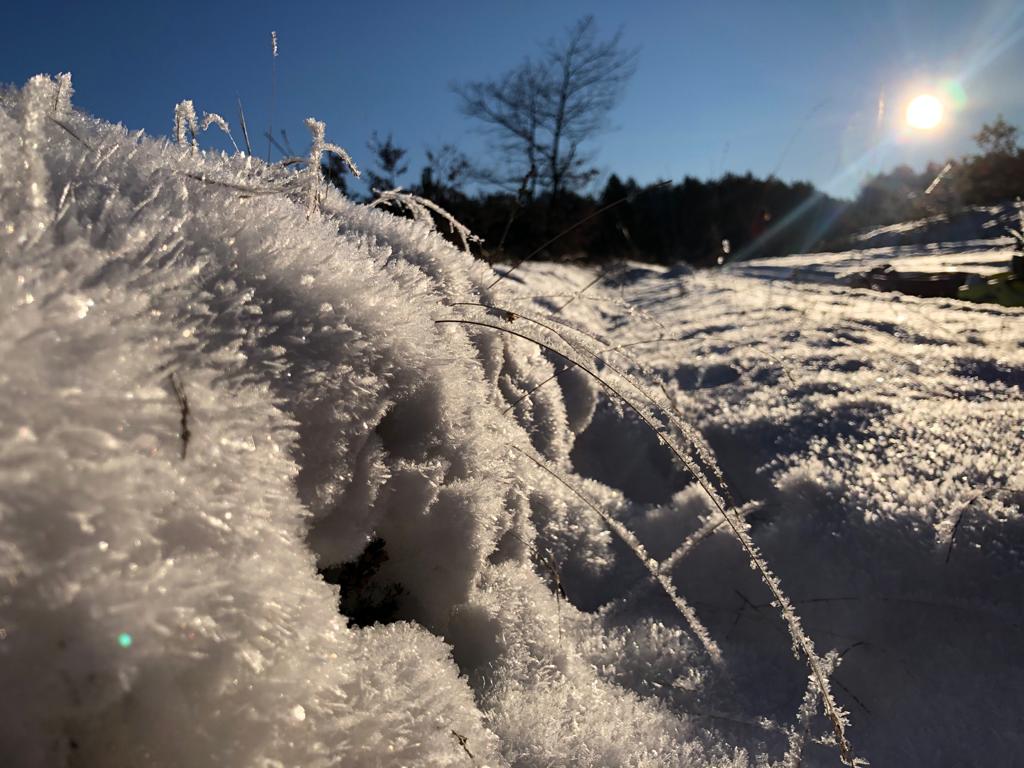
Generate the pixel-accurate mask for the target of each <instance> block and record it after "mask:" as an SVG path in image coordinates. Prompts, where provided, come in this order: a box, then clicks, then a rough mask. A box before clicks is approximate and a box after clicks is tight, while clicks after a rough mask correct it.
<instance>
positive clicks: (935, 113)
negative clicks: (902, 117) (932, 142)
mask: <svg viewBox="0 0 1024 768" xmlns="http://www.w3.org/2000/svg"><path fill="white" fill-rule="evenodd" d="M942 112H943V108H942V102H941V101H939V99H937V98H936V97H935V96H932V95H931V94H930V93H922V94H921V95H920V96H915V97H914V98H913V99H911V100H910V103H909V104H908V105H907V125H909V126H910V127H911V128H917V129H918V130H921V131H930V130H931V129H932V128H934V127H935V126H937V125H938V124H939V123H940V122H942Z"/></svg>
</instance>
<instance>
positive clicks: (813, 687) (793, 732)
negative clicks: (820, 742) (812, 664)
mask: <svg viewBox="0 0 1024 768" xmlns="http://www.w3.org/2000/svg"><path fill="white" fill-rule="evenodd" d="M838 664H839V654H838V653H836V652H835V651H829V652H828V653H827V654H826V655H825V657H824V658H823V659H822V660H821V666H822V668H823V669H824V670H825V672H826V674H829V675H831V674H832V673H833V672H834V671H835V668H836V666H838ZM820 694H821V692H820V691H819V690H818V685H817V682H816V681H815V679H814V676H813V675H810V676H808V680H807V690H806V691H804V698H803V701H801V702H800V709H798V710H797V715H796V725H795V726H794V727H793V728H792V729H790V731H789V745H788V747H787V749H786V755H785V757H783V758H782V766H781V768H800V766H801V763H802V762H803V752H804V745H805V744H806V743H807V737H808V735H809V734H810V732H811V718H813V717H814V713H815V712H817V711H818V697H819V696H820Z"/></svg>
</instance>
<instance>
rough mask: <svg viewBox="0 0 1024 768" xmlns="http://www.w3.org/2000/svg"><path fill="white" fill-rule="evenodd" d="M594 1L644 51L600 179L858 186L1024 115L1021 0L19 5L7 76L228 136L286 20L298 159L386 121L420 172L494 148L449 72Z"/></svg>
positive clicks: (501, 63) (257, 87)
mask: <svg viewBox="0 0 1024 768" xmlns="http://www.w3.org/2000/svg"><path fill="white" fill-rule="evenodd" d="M588 13H592V14H594V15H595V16H596V18H597V22H598V25H599V29H600V30H601V31H602V32H605V33H608V34H610V33H612V32H614V31H615V30H616V29H618V28H619V27H622V28H623V35H624V41H625V44H626V45H628V46H631V47H632V46H636V47H639V48H640V55H639V60H638V66H637V70H636V74H635V75H634V77H633V79H632V81H631V82H630V84H629V86H628V87H627V90H626V91H625V95H624V98H623V100H622V103H621V104H620V106H619V107H618V108H617V109H616V110H615V112H614V113H613V114H612V116H611V120H610V129H609V130H608V132H607V133H605V134H604V135H602V136H601V137H600V140H599V142H598V143H597V145H596V146H597V147H598V150H599V151H598V153H597V157H596V161H597V164H598V166H599V167H600V168H601V169H602V170H603V171H604V174H605V176H606V175H607V173H609V172H611V171H615V172H617V173H619V174H620V175H622V176H629V175H632V176H634V177H636V178H637V179H638V180H639V181H641V182H650V181H654V180H656V179H661V178H671V179H681V178H682V177H683V176H685V175H691V176H697V177H699V178H706V177H709V176H718V175H720V174H722V173H724V172H726V171H733V172H737V173H744V172H746V171H751V172H753V173H754V174H757V175H762V176H763V175H767V174H769V173H772V172H776V174H777V175H778V176H779V177H781V178H783V179H787V180H790V179H804V180H810V181H812V182H814V183H815V184H816V185H818V186H819V187H821V188H823V189H825V190H826V191H829V192H831V193H833V194H838V195H844V196H850V195H852V194H854V193H855V192H856V189H857V187H858V185H859V183H860V182H861V181H862V180H863V178H864V176H865V174H868V173H870V172H874V171H878V170H881V169H886V168H889V167H892V166H893V165H896V164H898V163H909V164H910V165H913V166H915V167H920V166H922V165H923V164H924V162H925V161H927V160H928V159H935V160H942V159H945V158H946V157H948V156H950V155H960V154H964V153H967V152H970V151H971V150H972V148H973V143H972V141H971V138H970V136H971V134H972V133H975V132H976V131H977V129H978V128H979V127H980V126H981V124H982V123H983V122H985V121H987V120H991V119H992V118H994V117H995V116H996V114H997V113H1002V114H1003V115H1005V116H1006V118H1007V119H1008V120H1009V121H1010V122H1012V123H1015V124H1017V125H1022V126H1024V87H1022V85H1021V80H1020V73H1021V72H1024V4H1022V3H1020V2H1019V0H1016V1H1015V2H1011V1H1010V0H972V1H965V2H948V1H947V0H930V1H925V0H862V1H861V2H857V3H853V2H840V1H839V0H834V1H833V0H817V1H816V2H812V1H809V0H774V1H773V2H766V1H765V0H762V1H761V2H728V1H718V2H700V3H698V2H645V1H643V0H635V1H634V2H630V3H625V2H617V3H613V2H583V1H582V0H579V1H577V0H546V1H543V2H542V1H538V0H519V2H515V3H513V2H497V1H491V2H487V1H486V0H477V2H467V1H463V0H459V1H457V2H456V1H454V0H453V1H452V2H445V1H444V0H436V1H435V2H431V3H424V2H401V1H399V0H395V1H394V2H390V3H371V2H358V3H357V2H348V0H345V1H339V2H333V3H330V2H311V3H307V4H303V5H299V4H293V3H283V2H278V3H270V2H260V1H259V0H249V1H248V2H245V3H226V2H224V3H217V2H210V3H192V2H174V3H155V2H135V3H131V4H128V3H125V4H123V5H122V4H116V3H103V2H75V3H71V2H64V3H54V2H45V1H38V2H18V3H15V2H8V3H5V4H4V8H3V10H0V25H2V27H3V28H4V29H5V30H6V31H5V32H4V41H3V45H2V46H0V81H2V82H10V83H16V84H20V83H22V82H24V81H25V80H26V79H27V78H28V77H30V76H31V75H33V74H36V73H38V72H49V73H55V72H58V71H71V72H72V74H73V76H74V84H75V90H76V94H75V98H74V102H75V104H76V105H77V106H78V107H79V108H82V109H84V110H86V111H88V112H91V113H92V114H94V115H97V116H99V117H102V118H105V119H107V120H111V121H115V122H121V123H123V124H125V125H126V126H128V127H129V128H132V129H135V128H144V129H145V130H146V131H147V132H149V133H152V134H157V135H167V134H168V133H169V132H170V127H171V122H172V114H173V108H174V104H175V103H176V102H178V101H180V100H181V99H186V98H190V99H193V100H194V101H195V103H196V107H197V109H199V110H207V111H211V112H219V113H221V114H223V115H224V117H226V118H227V119H228V121H229V122H230V123H232V126H233V127H234V126H235V123H236V122H237V119H236V106H235V99H236V97H240V98H241V99H242V102H243V104H244V105H245V111H246V117H247V120H248V122H249V126H250V131H251V132H252V133H253V134H262V133H263V131H264V130H265V129H266V125H267V123H268V120H269V119H270V114H271V112H270V104H271V92H272V88H271V55H270V31H271V30H276V31H277V33H278V37H279V41H280V56H279V58H278V59H277V61H276V66H277V89H276V93H277V97H276V103H275V107H274V111H273V125H274V128H275V131H276V130H277V129H278V128H282V127H283V128H285V129H286V130H287V131H288V135H289V137H290V138H291V139H292V142H293V144H294V145H295V146H296V149H300V150H301V148H302V147H303V146H304V145H305V144H306V141H305V129H304V127H303V125H302V120H303V119H304V118H305V117H307V116H309V115H313V116H316V117H317V118H319V119H322V120H325V121H326V122H327V126H328V139H329V140H331V141H334V142H335V143H338V144H341V145H343V146H345V147H347V148H348V149H349V150H350V152H351V153H352V155H353V157H354V158H355V159H356V161H357V162H359V161H361V160H362V161H366V160H368V154H369V153H368V150H367V149H366V142H367V140H368V138H369V136H370V134H371V132H372V131H373V130H377V131H379V132H381V133H383V134H386V133H388V132H393V134H394V137H395V141H396V143H398V144H399V145H401V146H406V147H408V148H409V149H410V161H411V162H410V165H411V167H412V170H411V172H410V173H409V174H408V176H407V178H406V179H405V181H407V182H412V181H414V179H415V174H418V171H419V168H420V166H421V165H422V158H423V151H424V149H425V148H426V147H428V146H438V145H440V144H442V143H454V144H457V145H459V146H460V147H462V148H463V149H464V150H465V151H466V152H467V153H468V154H470V155H471V156H476V157H485V154H484V143H483V140H482V138H481V137H480V136H479V135H478V134H477V133H475V132H474V131H473V127H472V124H471V123H470V122H469V121H468V120H467V119H466V118H465V117H463V116H462V115H461V114H460V113H459V111H458V102H457V99H456V97H455V96H454V95H453V94H452V93H451V92H450V90H449V84H450V83H452V82H458V81H466V80H473V79H482V78H489V77H494V76H497V75H499V74H501V73H502V72H503V71H505V70H507V69H509V68H510V67H512V66H514V65H515V64H517V63H518V62H519V61H521V60H522V59H523V58H524V57H525V56H527V55H529V54H531V53H534V52H536V51H537V49H538V47H539V45H540V44H542V43H543V42H544V41H545V40H547V39H548V38H550V37H552V36H556V35H558V34H559V32H560V31H561V30H563V29H564V28H565V27H567V26H569V25H571V24H572V23H573V22H574V21H575V20H576V19H578V18H579V17H580V16H582V15H584V14H588ZM951 81H952V82H955V83H956V84H957V85H956V86H955V87H958V88H959V89H960V90H961V91H962V98H961V99H960V100H961V101H962V104H961V106H960V107H959V108H958V109H957V110H955V111H954V112H953V114H952V115H951V119H949V120H948V121H947V122H946V123H945V124H944V125H943V127H942V128H940V129H938V130H937V131H935V132H934V133H933V134H928V135H924V134H921V133H917V134H912V133H910V132H908V131H907V130H906V129H904V128H903V127H902V122H903V121H902V112H903V109H904V106H905V103H906V100H907V99H908V98H909V97H910V96H911V95H913V94H915V93H916V92H918V91H921V90H935V89H938V90H940V91H942V89H943V88H945V89H946V91H949V88H950V87H951V86H950V82H951ZM880 100H881V101H883V102H884V104H885V109H884V110H883V114H882V117H881V120H880V119H879V102H880ZM236 133H238V131H237V130H236ZM204 143H205V144H207V145H211V144H212V145H216V144H217V140H215V139H213V138H205V139H204ZM256 146H257V147H258V148H260V152H261V153H262V152H264V151H265V148H266V141H265V139H262V138H260V140H259V141H258V142H256Z"/></svg>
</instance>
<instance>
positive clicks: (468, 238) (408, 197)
mask: <svg viewBox="0 0 1024 768" xmlns="http://www.w3.org/2000/svg"><path fill="white" fill-rule="evenodd" d="M374 192H376V193H377V199H376V200H374V201H373V202H372V203H370V207H371V208H377V207H379V206H381V205H383V204H385V203H395V204H397V205H399V206H401V207H403V208H405V209H406V210H407V211H409V213H411V214H412V217H413V219H414V220H415V221H419V222H422V223H424V224H426V225H427V226H429V227H430V228H431V229H435V227H434V217H433V216H432V215H431V212H433V213H436V214H437V215H438V216H440V217H441V218H442V219H444V220H445V221H446V222H448V228H449V229H450V230H451V232H452V234H453V235H456V236H457V237H458V238H459V242H460V243H461V244H462V249H463V250H464V251H467V252H468V251H469V244H470V243H482V242H483V238H481V237H478V236H477V235H474V234H473V233H472V231H470V229H469V227H467V226H466V225H465V224H463V223H462V222H460V221H459V220H458V219H456V218H455V217H454V216H452V215H451V214H450V213H448V211H446V210H445V209H444V208H442V207H441V206H439V205H438V204H437V203H435V202H434V201H433V200H428V199H427V198H425V197H420V196H419V195H414V194H412V193H411V192H403V191H402V188H401V187H397V188H395V189H389V190H387V191H386V192H380V191H379V190H376V189H375V190H374Z"/></svg>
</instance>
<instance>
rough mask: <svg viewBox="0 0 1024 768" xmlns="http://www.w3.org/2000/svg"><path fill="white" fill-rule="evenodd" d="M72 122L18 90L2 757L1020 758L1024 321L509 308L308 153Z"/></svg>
mask: <svg viewBox="0 0 1024 768" xmlns="http://www.w3.org/2000/svg"><path fill="white" fill-rule="evenodd" d="M70 96H71V91H70V83H69V82H68V81H67V80H59V79H58V80H52V79H49V78H37V79H34V80H33V81H31V82H30V83H29V84H28V85H26V86H25V87H24V88H23V89H21V90H11V91H5V92H3V93H2V94H0V299H2V300H0V360H2V361H3V363H2V368H0V584H2V589H0V691H3V696H2V697H0V755H3V756H4V765H11V766H54V765H57V766H150V765H153V766H189V768H193V767H198V766H211V767H212V766H217V767H218V768H223V767H225V766H237V767H239V768H241V767H242V766H263V767H265V768H279V767H280V766H289V767H291V766H297V767H298V766H302V767H303V768H306V767H309V766H336V765H344V766H401V765H406V766H412V765H420V766H442V765H451V766H460V765H466V766H470V765H474V766H484V765H488V766H499V765H514V766H538V767H539V766H561V765H574V766H575V765H581V766H610V765H630V766H652V767H653V766H669V765H679V766H700V765H706V766H728V765H736V766H747V765H750V766H768V765H787V766H796V765H804V766H818V765H821V766H824V765H835V764H837V762H838V761H839V760H840V758H841V757H842V758H843V759H845V760H847V761H848V762H851V763H852V762H854V760H855V759H856V760H859V759H864V760H867V761H870V762H871V763H872V764H874V765H880V766H885V765H905V766H911V765H913V766H943V765H950V766H953V765H971V764H988V765H1010V764H1013V763H1014V762H1016V761H1018V760H1019V756H1020V755H1021V754H1024V720H1022V718H1024V715H1022V708H1021V706H1020V704H1021V701H1022V697H1021V691H1022V690H1024V655H1022V654H1021V651H1020V649H1021V648H1024V627H1022V609H1024V592H1022V590H1021V589H1020V584H1021V579H1022V576H1024V526H1022V518H1021V503H1022V501H1024V469H1022V463H1021V460H1020V457H1021V453H1022V448H1024V431H1022V416H1024V412H1022V411H1024V409H1022V406H1021V392H1022V388H1024V322H1022V321H1024V312H1022V311H1021V310H1013V309H1004V308H1000V307H996V306H988V305H978V304H966V303H957V302H953V301H946V300H933V299H917V298H913V297H907V296H902V295H900V294H895V293H877V292H871V291H867V290H856V289H851V288H845V287H842V286H841V285H837V284H835V281H834V279H832V278H831V277H829V278H828V279H826V277H827V275H826V276H822V277H821V279H819V280H817V281H810V282H805V281H801V280H800V279H799V277H800V274H801V273H806V272H807V271H812V272H813V271H815V270H817V271H820V272H822V274H823V275H825V274H826V273H828V272H829V271H830V270H831V272H832V276H833V277H834V274H835V270H834V269H833V268H832V267H829V266H827V265H828V264H838V263H840V262H843V263H844V264H845V263H848V262H855V261H858V260H860V259H861V258H862V256H861V255H859V254H845V255H837V256H834V257H828V258H821V257H809V256H800V257H793V259H797V260H800V261H799V263H798V262H796V261H793V260H789V261H787V260H777V261H775V262H771V263H768V262H761V263H758V264H745V265H737V266H734V267H728V268H726V269H723V270H719V271H708V272H701V273H697V274H691V273H689V272H688V271H687V270H684V269H673V270H665V269H662V268H655V267H649V266H644V265H639V264H633V265H626V267H627V268H624V269H616V270H609V271H608V272H606V273H604V276H603V277H602V278H601V279H600V280H597V281H596V282H595V278H596V277H597V276H598V273H597V272H595V271H594V270H593V269H592V268H588V267H579V266H571V265H551V264H543V263H528V264H525V265H523V266H522V267H520V268H519V269H517V270H516V271H515V272H514V273H512V274H510V275H509V276H508V277H507V278H504V279H502V280H500V281H498V282H497V283H495V279H496V277H497V275H496V274H495V272H494V271H493V270H492V269H491V268H490V267H488V266H487V265H486V264H484V263H483V262H481V261H479V260H475V259H474V258H473V257H471V256H470V255H468V254H466V253H464V252H463V251H462V250H461V249H459V248H457V247H455V246H453V245H452V244H450V243H449V242H447V241H446V240H443V239H442V238H441V237H440V236H439V235H438V234H437V233H436V232H434V231H433V230H432V227H431V226H430V224H428V223H426V222H425V221H410V220H407V219H404V218H400V217H396V216H393V215H391V214H389V213H386V212H383V211H379V210H373V209H370V208H368V207H366V206H364V205H358V204H355V203H353V202H350V201H348V200H346V199H344V198H343V197H342V196H341V195H340V194H338V193H337V192H335V191H333V190H328V189H326V188H325V187H324V186H323V182H322V179H321V177H320V172H319V168H318V164H319V156H318V151H317V150H318V149H319V148H321V145H320V143H318V140H317V137H316V135H315V134H314V147H313V150H312V151H313V153H314V156H313V157H311V158H310V162H309V164H308V167H307V168H302V167H300V168H299V169H298V170H296V169H295V168H283V167H279V166H266V165H265V164H263V163H262V162H260V161H257V160H254V159H252V158H247V157H244V156H243V155H242V154H240V153H239V154H235V155H233V156H231V157H225V156H223V155H220V154H216V153H212V152H210V153H206V152H203V151H202V136H201V135H200V136H199V137H198V142H197V143H198V146H192V144H193V142H192V141H191V140H190V138H188V137H186V136H185V134H184V132H179V134H180V135H179V136H178V139H179V140H178V141H177V142H171V141H168V140H165V139H152V138H149V137H145V136H142V135H141V134H129V133H127V132H126V131H125V130H124V129H122V128H120V127H116V126H111V125H108V124H104V123H101V122H99V121H95V120H92V119H90V118H88V117H86V116H84V115H81V114H79V113H76V112H74V111H73V110H72V108H71V105H70V103H69V98H70ZM168 114H169V118H170V115H171V110H170V109H169V112H168ZM313 127H314V128H315V124H313ZM323 138H324V137H323V135H321V136H320V140H323ZM327 138H328V139H329V138H330V128H329V126H328V128H327ZM441 226H442V227H443V226H444V224H441ZM942 248H944V249H945V250H943V252H942V254H936V253H934V252H933V251H935V249H931V251H930V250H929V249H928V248H927V247H924V248H923V249H921V251H920V253H919V254H918V255H919V256H920V258H935V257H936V255H942V256H945V255H946V254H947V252H948V254H949V255H950V258H954V257H957V254H960V255H961V256H963V255H964V254H975V253H982V254H983V258H988V256H985V254H989V255H991V254H990V252H991V253H995V252H997V251H998V250H999V249H1000V248H1002V249H1003V250H1002V251H1000V252H1001V253H1002V256H1001V257H999V258H1003V259H1005V256H1006V253H1007V252H1006V250H1005V243H988V244H987V245H985V246H983V247H977V248H976V247H975V246H974V245H970V246H963V247H960V248H958V247H957V246H956V245H955V244H954V245H952V246H946V245H943V246H942ZM971 249H974V250H971ZM892 255H893V254H892V252H890V253H889V254H888V256H892ZM904 255H906V254H904ZM970 258H975V257H974V256H971V257H970ZM991 258H992V259H995V258H996V257H994V256H992V257H991ZM822 265H826V266H822ZM797 267H799V270H796V268H797ZM843 268H845V266H844V267H843ZM505 269H506V268H502V267H499V268H498V271H499V272H500V273H503V272H504V271H505ZM794 270H796V274H795V275H794V274H793V273H794ZM673 454H675V459H678V460H679V461H675V460H674V456H673ZM680 464H685V465H686V467H688V468H684V467H682V466H680ZM373 541H377V542H383V543H382V544H380V543H378V544H376V545H372V544H371V542H373ZM374 547H376V549H374ZM369 551H374V552H377V553H378V555H377V556H376V559H375V560H374V561H373V563H372V568H368V573H367V574H366V575H365V578H364V579H363V581H362V582H360V583H356V582H355V581H351V580H350V581H348V582H343V583H342V586H341V588H340V589H341V593H342V594H341V595H340V597H341V598H342V599H344V598H345V596H346V595H345V592H346V591H359V592H360V594H365V595H366V596H367V599H368V600H369V601H370V602H373V601H374V599H375V596H376V599H377V600H378V604H377V605H376V606H374V607H375V608H376V609H378V613H377V615H378V616H379V617H380V618H382V619H383V622H382V623H376V624H373V625H369V626H362V627H360V626H356V625H350V623H349V621H348V620H347V619H348V617H346V616H345V615H342V614H341V613H340V612H339V610H338V607H339V587H338V586H334V585H331V584H328V583H326V582H325V581H324V579H323V578H322V576H321V575H320V573H319V571H329V569H331V568H338V567H340V566H343V565H344V564H346V563H352V562H353V561H356V562H366V558H365V553H366V552H369ZM762 555H763V557H762ZM752 565H753V566H755V567H751V566H752ZM780 582H781V586H780ZM772 590H775V592H773V591H772ZM783 593H784V595H783ZM382 595H383V596H388V600H392V599H393V601H394V603H395V605H394V606H393V607H392V608H393V609H391V610H387V611H385V610H383V607H384V603H385V602H387V601H386V600H385V599H384V598H382V597H381V596H382ZM780 598H781V599H780ZM833 650H834V651H835V653H830V651H833ZM833 668H834V669H833ZM826 678H827V680H828V681H826ZM844 711H845V713H848V715H846V714H844ZM847 740H848V742H849V745H848V746H847V745H846V744H845V742H846V741H847Z"/></svg>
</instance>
